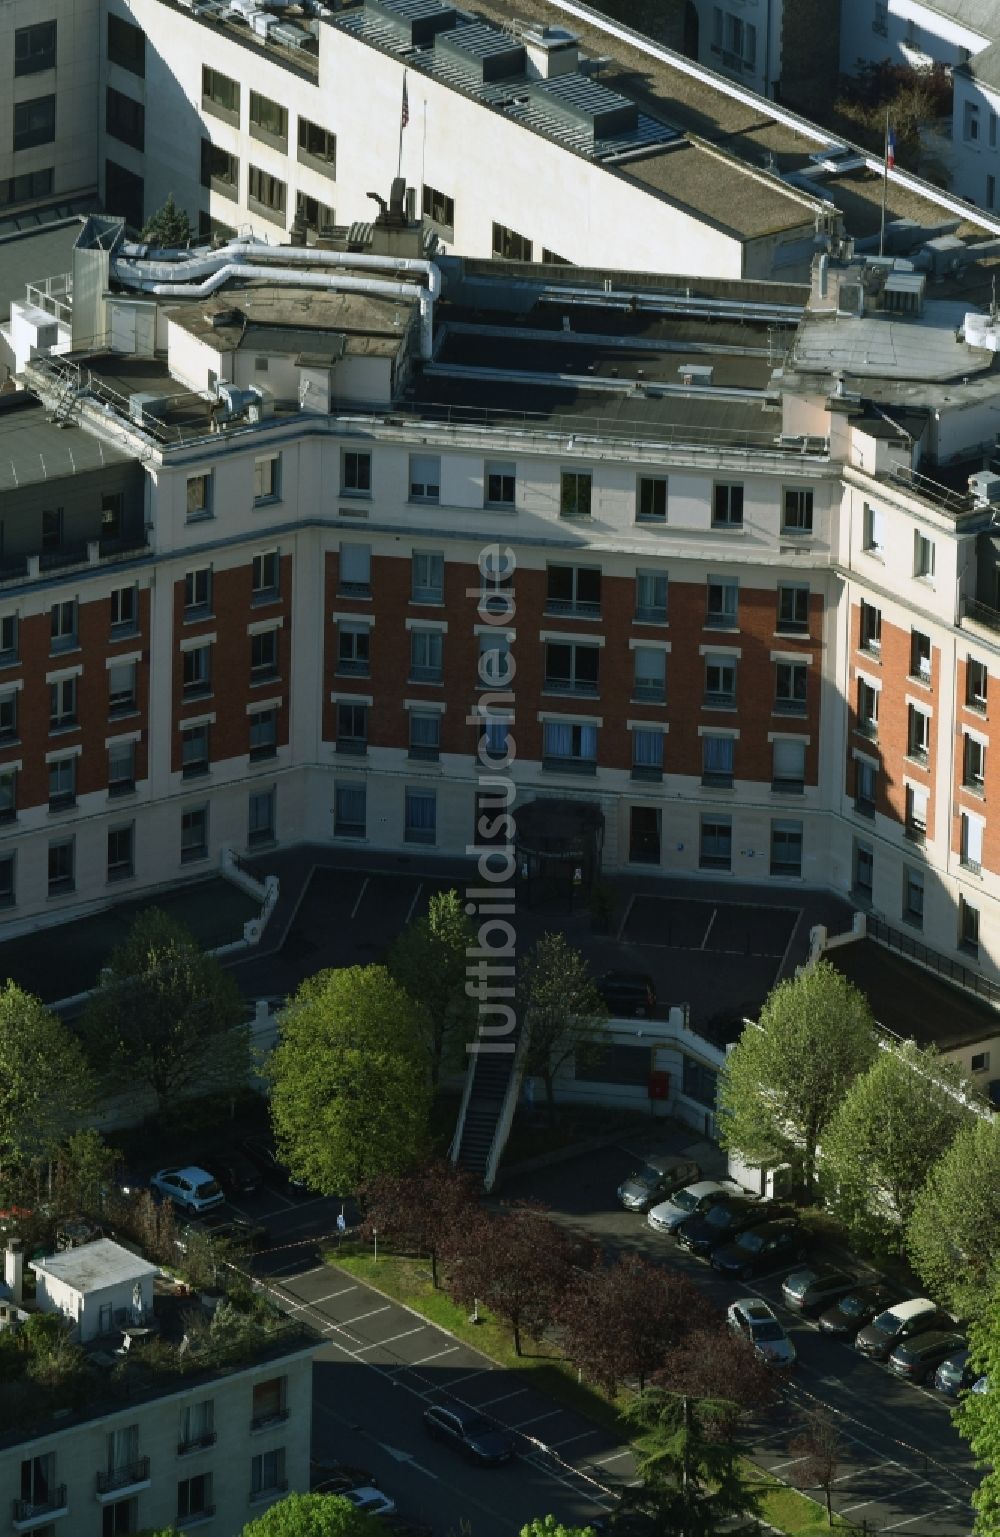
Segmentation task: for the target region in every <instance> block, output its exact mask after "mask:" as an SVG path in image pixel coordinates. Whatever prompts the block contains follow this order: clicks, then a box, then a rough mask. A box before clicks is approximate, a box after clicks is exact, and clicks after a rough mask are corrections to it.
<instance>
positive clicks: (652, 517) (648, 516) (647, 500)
mask: <svg viewBox="0 0 1000 1537" xmlns="http://www.w3.org/2000/svg"><path fill="white" fill-rule="evenodd" d="M635 516H636V522H638V523H665V522H666V521H667V477H666V476H665V475H640V476H639V479H638V481H637V482H636V492H635Z"/></svg>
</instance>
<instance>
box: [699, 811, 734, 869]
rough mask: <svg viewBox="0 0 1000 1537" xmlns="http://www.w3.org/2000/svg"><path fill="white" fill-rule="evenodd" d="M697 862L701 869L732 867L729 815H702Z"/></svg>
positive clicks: (731, 825) (731, 831) (731, 832)
mask: <svg viewBox="0 0 1000 1537" xmlns="http://www.w3.org/2000/svg"><path fill="white" fill-rule="evenodd" d="M698 864H699V866H700V867H701V869H702V870H731V869H732V864H733V822H732V818H731V817H718V816H704V817H702V819H701V840H700V844H699V850H698Z"/></svg>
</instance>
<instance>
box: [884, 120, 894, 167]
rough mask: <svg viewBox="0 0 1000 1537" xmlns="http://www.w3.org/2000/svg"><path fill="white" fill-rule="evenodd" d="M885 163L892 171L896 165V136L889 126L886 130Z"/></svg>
mask: <svg viewBox="0 0 1000 1537" xmlns="http://www.w3.org/2000/svg"><path fill="white" fill-rule="evenodd" d="M885 163H886V165H887V167H888V168H889V170H890V171H891V170H892V168H893V166H894V165H895V164H896V135H895V134H894V133H893V131H892V129H891V128H890V127H888V126H887V127H886V130H885Z"/></svg>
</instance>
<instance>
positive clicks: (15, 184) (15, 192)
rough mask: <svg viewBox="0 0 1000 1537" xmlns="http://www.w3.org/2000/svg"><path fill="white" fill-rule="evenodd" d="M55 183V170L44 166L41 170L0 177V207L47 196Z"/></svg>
mask: <svg viewBox="0 0 1000 1537" xmlns="http://www.w3.org/2000/svg"><path fill="white" fill-rule="evenodd" d="M54 184H55V170H54V169H53V167H52V166H46V167H45V169H44V170H42V171H22V172H21V173H20V174H19V175H17V176H5V177H2V178H0V208H6V207H8V206H9V205H10V204H12V203H30V202H32V201H34V199H35V198H40V197H49V196H50V195H51V192H52V188H53V186H54Z"/></svg>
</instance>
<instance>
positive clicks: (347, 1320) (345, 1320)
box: [310, 1302, 392, 1329]
mask: <svg viewBox="0 0 1000 1537" xmlns="http://www.w3.org/2000/svg"><path fill="white" fill-rule="evenodd" d="M310 1306H311V1304H310ZM391 1308H392V1304H391V1303H389V1302H387V1303H386V1304H385V1306H384V1307H381V1308H372V1310H371V1312H370V1313H359V1314H358V1315H357V1317H356V1318H342V1319H335V1318H331V1319H330V1322H331V1323H340V1324H342V1325H343V1327H344V1328H345V1329H349V1328H350V1326H351V1324H359V1323H360V1322H361V1320H362V1319H363V1318H374V1317H375V1314H376V1313H388V1312H390V1311H391Z"/></svg>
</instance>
